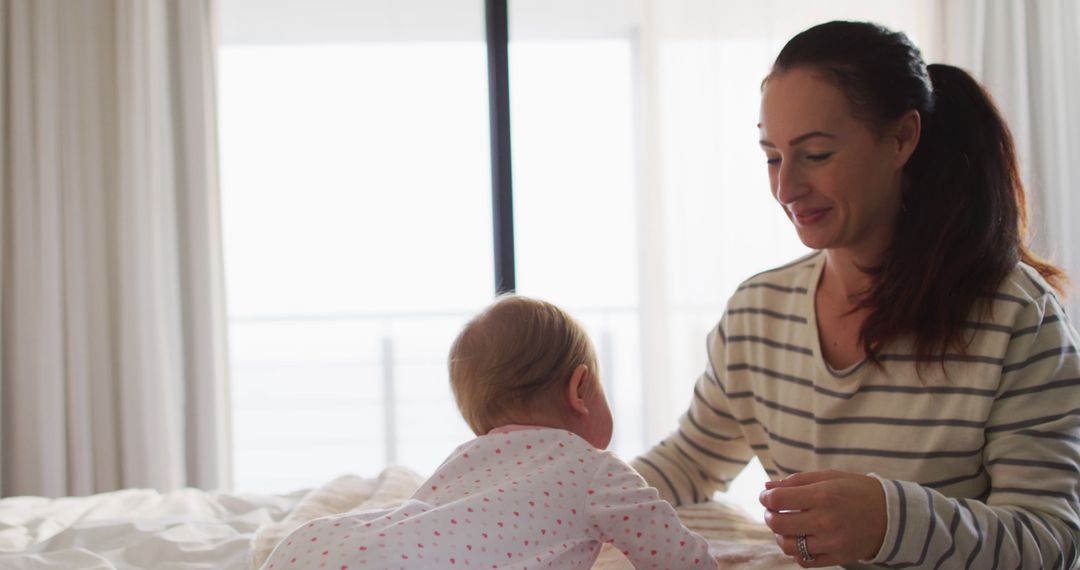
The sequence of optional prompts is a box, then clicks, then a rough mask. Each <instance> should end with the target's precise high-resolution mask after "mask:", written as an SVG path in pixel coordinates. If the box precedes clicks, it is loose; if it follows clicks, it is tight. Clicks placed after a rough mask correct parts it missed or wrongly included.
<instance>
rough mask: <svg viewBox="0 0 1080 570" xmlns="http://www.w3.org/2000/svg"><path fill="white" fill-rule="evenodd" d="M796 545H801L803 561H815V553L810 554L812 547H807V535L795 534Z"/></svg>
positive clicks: (800, 551)
mask: <svg viewBox="0 0 1080 570" xmlns="http://www.w3.org/2000/svg"><path fill="white" fill-rule="evenodd" d="M795 545H796V546H798V547H799V558H802V559H803V562H813V561H814V560H815V559H814V555H813V554H810V549H809V548H807V547H806V535H805V534H797V535H795Z"/></svg>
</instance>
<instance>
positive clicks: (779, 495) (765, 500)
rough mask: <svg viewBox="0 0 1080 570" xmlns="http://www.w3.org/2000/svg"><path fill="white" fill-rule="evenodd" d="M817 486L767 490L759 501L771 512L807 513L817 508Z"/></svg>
mask: <svg viewBox="0 0 1080 570" xmlns="http://www.w3.org/2000/svg"><path fill="white" fill-rule="evenodd" d="M814 495H815V486H814V485H810V486H805V487H777V488H775V489H766V490H764V491H762V492H761V494H760V495H759V496H758V501H760V502H761V504H762V505H763V506H764V507H765V508H766V509H769V510H770V511H806V510H810V509H811V508H813V507H815V506H816V501H815V496H814Z"/></svg>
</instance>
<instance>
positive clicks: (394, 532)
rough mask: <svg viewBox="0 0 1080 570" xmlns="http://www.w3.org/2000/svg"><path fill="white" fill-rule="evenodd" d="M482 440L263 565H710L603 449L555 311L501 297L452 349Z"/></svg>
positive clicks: (463, 405) (571, 337)
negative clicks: (612, 551) (613, 555)
mask: <svg viewBox="0 0 1080 570" xmlns="http://www.w3.org/2000/svg"><path fill="white" fill-rule="evenodd" d="M449 364H450V384H451V387H452V389H453V392H454V397H455V398H456V399H457V403H458V407H459V408H460V409H461V413H462V415H463V416H464V417H465V421H466V422H467V423H468V424H469V427H470V428H472V430H473V431H474V432H475V433H476V434H477V435H478V436H479V437H477V438H476V439H474V440H472V441H470V442H468V443H465V444H464V445H461V446H460V447H458V448H457V450H455V451H454V452H453V453H452V454H451V455H450V457H448V458H447V459H446V461H444V462H443V464H442V465H441V466H440V467H439V468H438V469H437V470H436V472H435V474H434V475H432V476H431V478H430V479H428V480H427V481H425V482H424V483H423V484H422V485H421V486H420V489H419V490H418V491H417V492H416V494H414V495H413V496H412V498H410V499H409V500H408V501H406V502H405V503H404V504H402V505H401V506H400V507H397V508H394V509H388V510H381V511H369V512H357V513H347V514H344V515H338V516H333V517H327V518H323V519H318V520H316V521H313V522H311V523H309V524H307V525H305V526H303V527H301V528H299V529H297V530H295V531H293V532H292V534H290V535H289V536H288V537H287V538H285V540H283V541H282V542H281V543H280V544H279V545H278V546H277V548H275V549H274V552H273V554H271V556H270V558H269V559H268V560H267V561H266V564H265V565H264V566H263V568H264V569H274V570H280V569H289V568H311V567H321V568H333V569H334V570H339V569H340V570H347V569H358V568H369V569H372V568H385V569H389V568H394V569H398V568H407V569H412V568H417V569H419V568H424V569H430V568H456V567H465V568H515V569H518V568H583V569H588V568H590V567H591V566H592V564H593V562H594V561H595V560H596V558H597V556H598V555H599V553H600V548H601V546H602V545H603V544H604V543H605V542H607V543H612V544H613V545H614V546H615V547H616V548H618V549H619V550H620V551H622V553H623V554H624V555H626V557H627V558H629V559H630V561H631V562H633V564H634V566H635V567H636V568H639V569H640V568H669V569H693V568H716V562H715V561H714V560H713V558H712V557H711V556H710V555H709V552H708V545H707V544H706V542H705V540H704V539H703V538H702V537H701V536H699V535H698V534H696V533H694V532H692V531H690V530H689V529H687V528H686V527H685V526H683V524H682V523H681V522H680V521H679V519H678V517H677V515H676V514H675V510H674V509H673V508H672V507H671V505H670V504H668V503H667V502H665V501H663V500H661V499H660V498H659V495H658V493H657V491H656V489H654V488H652V487H649V486H648V484H646V483H645V481H644V480H643V479H642V478H641V477H640V476H639V475H638V474H637V473H636V472H635V471H634V470H633V469H631V468H630V466H629V465H627V464H626V463H624V462H622V461H621V460H619V459H618V458H616V457H615V456H614V455H613V454H612V453H610V452H607V451H603V449H604V448H606V447H607V445H608V443H609V442H610V441H611V429H612V428H611V411H610V410H609V409H608V404H607V401H606V400H605V398H604V390H603V387H602V385H601V384H600V379H599V377H598V374H597V368H596V355H595V352H594V350H593V346H592V343H591V342H590V341H589V338H588V336H587V335H586V334H585V331H584V330H583V329H582V327H581V325H579V324H578V323H577V322H576V321H574V319H572V318H571V317H570V316H569V315H567V314H566V313H565V312H563V311H562V310H561V309H559V308H558V307H556V306H554V305H552V304H550V303H546V302H543V301H538V300H533V299H529V298H526V297H520V296H504V297H501V298H500V299H498V300H497V301H496V302H495V303H494V304H492V305H491V306H490V307H488V308H487V309H486V310H484V311H483V312H481V313H480V314H479V315H478V316H477V317H475V318H474V319H473V320H472V321H470V322H469V323H468V324H467V325H466V326H465V328H464V330H462V332H461V334H460V335H458V337H457V339H456V340H455V341H454V344H453V346H452V347H451V349H450V362H449Z"/></svg>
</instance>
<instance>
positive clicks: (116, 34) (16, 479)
mask: <svg viewBox="0 0 1080 570" xmlns="http://www.w3.org/2000/svg"><path fill="white" fill-rule="evenodd" d="M214 36H215V30H214V25H213V13H212V4H211V0H172V1H165V0H84V1H79V2H73V1H67V0H0V50H2V53H0V78H2V82H3V85H2V89H0V183H2V187H3V200H2V206H0V207H2V211H0V275H2V283H3V296H2V303H0V340H2V343H0V346H2V366H0V433H2V435H0V477H2V478H0V493H2V495H4V496H10V495H19V494H35V495H46V496H57V495H69V494H87V493H92V492H98V491H103V490H110V489H116V488H120V487H153V488H157V489H162V490H165V489H170V488H175V487H179V486H185V485H193V486H199V487H204V488H217V487H224V486H228V484H229V479H230V472H229V453H228V447H229V414H228V410H229V401H228V392H227V383H226V382H227V377H226V375H227V362H226V351H225V330H226V329H225V311H224V286H223V278H222V274H223V268H222V258H221V231H220V222H219V205H218V172H217V170H218V169H217V159H216V157H217V143H216V135H217V132H216V118H215V113H216V111H215V43H216V42H215V37H214Z"/></svg>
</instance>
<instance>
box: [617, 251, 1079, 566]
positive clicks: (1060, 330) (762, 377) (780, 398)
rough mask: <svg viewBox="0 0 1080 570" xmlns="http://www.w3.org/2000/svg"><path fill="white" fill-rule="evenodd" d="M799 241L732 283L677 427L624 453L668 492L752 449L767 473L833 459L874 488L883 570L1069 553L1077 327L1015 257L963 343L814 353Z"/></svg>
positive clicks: (704, 488)
mask: <svg viewBox="0 0 1080 570" xmlns="http://www.w3.org/2000/svg"><path fill="white" fill-rule="evenodd" d="M824 260H825V255H824V254H822V253H820V252H819V253H815V254H812V255H810V256H808V257H805V258H803V259H800V260H798V261H796V262H794V263H792V264H789V265H786V266H783V267H780V268H778V269H774V270H771V271H767V272H765V273H761V274H759V275H757V276H755V277H753V278H751V279H750V280H748V281H746V282H745V283H743V284H742V285H741V286H740V287H739V288H738V290H737V291H736V293H735V294H734V295H733V296H732V298H731V300H730V301H729V303H728V306H727V310H726V311H725V313H724V315H723V318H721V320H720V323H719V325H718V326H717V327H716V328H715V329H714V330H713V331H712V332H711V333H710V334H709V337H708V341H707V351H708V366H706V369H705V372H704V373H703V374H702V376H701V378H700V379H699V380H698V382H697V384H696V386H695V387H694V393H693V399H692V402H691V404H690V409H689V410H688V411H687V412H686V414H684V415H683V417H682V418H681V419H680V423H679V429H678V430H676V431H675V432H674V433H673V434H671V435H670V436H669V437H668V438H667V439H665V440H664V441H662V442H660V443H659V444H658V445H656V446H655V447H653V448H652V449H651V450H650V451H648V452H647V453H645V454H644V455H642V456H641V457H639V458H637V459H636V460H635V461H634V462H633V466H634V467H635V468H636V469H637V470H638V471H639V472H640V473H641V474H642V476H644V477H645V479H646V480H647V481H648V482H649V483H650V484H652V485H653V486H655V487H657V488H658V489H659V490H660V492H661V494H662V495H663V496H664V498H666V499H668V500H669V501H671V502H672V503H673V504H676V505H679V504H686V503H695V502H700V501H704V500H707V499H709V497H710V496H711V495H712V494H713V493H714V492H715V491H722V490H725V489H726V488H727V485H728V483H729V482H730V481H731V479H732V478H734V477H735V476H736V475H737V474H738V473H739V471H740V470H742V468H743V467H744V466H745V465H746V463H747V462H748V461H749V460H750V459H751V458H752V457H753V456H755V455H756V456H757V457H758V458H759V459H760V460H761V464H762V465H763V466H764V468H765V470H766V472H767V473H768V474H769V475H770V476H771V477H772V478H773V479H779V478H783V477H785V476H787V475H789V474H792V473H796V472H800V471H817V470H824V469H838V470H843V471H849V472H856V473H867V474H872V475H874V476H876V477H877V478H878V479H879V480H880V481H881V483H882V487H883V488H884V490H885V496H886V503H887V509H888V524H887V530H886V536H885V541H884V543H883V545H882V547H881V549H880V551H879V552H878V554H877V556H876V557H875V558H874V559H873V560H870V561H867V562H868V563H870V564H873V565H880V566H885V567H924V566H925V567H940V568H979V569H989V568H1009V569H1012V568H1077V567H1080V562H1078V561H1077V560H1078V555H1077V549H1078V543H1080V504H1078V501H1080V499H1078V496H1080V358H1078V355H1077V346H1078V345H1080V336H1078V334H1077V332H1076V329H1074V328H1073V327H1072V326H1071V325H1070V324H1069V323H1068V319H1067V316H1066V313H1065V311H1064V310H1063V309H1062V306H1061V304H1060V302H1059V300H1058V298H1057V297H1056V295H1055V294H1054V293H1053V292H1052V290H1051V289H1050V287H1049V286H1048V285H1047V283H1046V282H1045V281H1044V280H1043V279H1042V278H1041V277H1040V276H1039V274H1038V273H1037V272H1036V271H1034V270H1033V269H1032V268H1030V267H1028V266H1026V265H1023V264H1020V265H1018V266H1017V267H1016V268H1015V269H1014V270H1013V271H1012V272H1011V273H1010V274H1009V275H1008V277H1007V278H1006V279H1005V281H1004V282H1003V283H1002V285H1001V286H1000V288H999V290H998V293H997V294H996V295H995V297H994V299H993V301H992V303H990V302H989V301H988V302H987V303H984V304H983V305H982V306H981V308H980V309H986V308H987V304H989V305H990V306H989V309H990V310H989V311H986V310H976V311H975V312H974V314H973V316H972V320H971V321H970V322H969V323H968V328H969V330H970V334H971V339H972V342H971V344H970V345H969V349H968V350H967V351H966V353H964V354H948V355H946V361H945V363H944V365H943V366H942V365H938V364H933V365H929V366H923V367H922V370H921V372H922V379H921V380H920V378H919V376H917V375H916V373H915V362H914V358H913V356H912V352H913V351H912V350H911V344H910V340H908V341H902V342H895V343H892V344H891V345H890V346H888V347H886V349H885V350H883V351H882V361H883V366H884V370H882V369H879V368H877V367H875V366H873V365H870V364H862V365H859V366H856V367H854V368H853V369H850V370H848V371H844V372H842V373H838V372H836V371H833V370H831V369H830V368H829V366H828V365H827V364H826V362H825V361H824V360H823V358H822V356H821V351H820V349H819V347H820V343H819V340H818V328H817V323H816V319H815V311H814V303H813V299H814V290H815V288H816V286H817V283H818V280H819V277H820V275H821V272H822V270H823V268H824Z"/></svg>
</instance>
